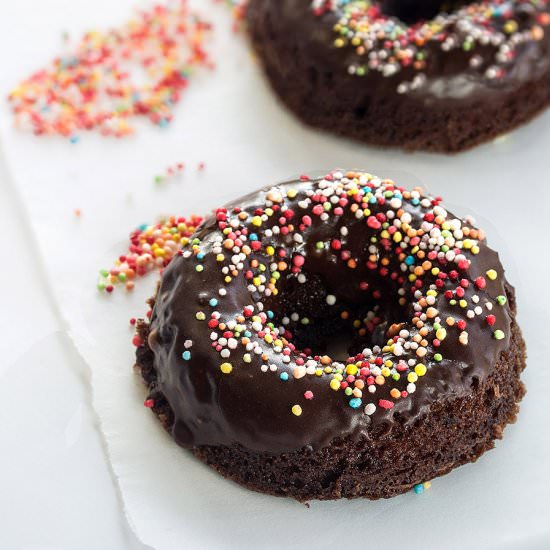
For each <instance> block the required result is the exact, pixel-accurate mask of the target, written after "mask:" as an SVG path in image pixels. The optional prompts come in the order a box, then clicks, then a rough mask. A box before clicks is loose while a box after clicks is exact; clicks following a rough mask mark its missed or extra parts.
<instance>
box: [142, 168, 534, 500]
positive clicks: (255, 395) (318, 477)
mask: <svg viewBox="0 0 550 550" xmlns="http://www.w3.org/2000/svg"><path fill="white" fill-rule="evenodd" d="M153 303H154V307H153V312H152V316H151V319H150V322H145V321H141V322H140V323H139V324H138V334H139V338H138V342H137V344H138V349H137V366H138V367H139V369H140V370H141V373H142V376H143V378H144V380H145V382H146V383H147V385H148V386H149V388H150V395H149V397H148V400H147V402H146V404H147V405H148V406H151V407H152V408H153V410H154V411H155V413H156V414H157V415H158V416H159V417H160V418H161V420H162V421H163V423H164V425H165V427H166V428H167V429H168V430H169V431H170V433H171V434H172V436H173V437H174V439H175V441H176V442H177V443H178V444H179V445H181V446H183V447H185V448H188V449H191V450H192V452H193V453H194V454H195V455H196V456H198V457H199V458H200V459H201V460H203V461H204V462H206V463H207V464H209V465H211V466H212V467H214V468H215V469H216V470H218V471H219V472H221V473H222V474H223V475H224V476H227V477H229V478H232V479H234V480H236V481H238V482H239V483H242V484H243V485H246V486H247V487H250V488H252V489H256V490H259V491H263V492H266V493H271V494H275V495H288V496H292V497H295V498H296V499H299V500H307V499H316V498H317V499H334V498H340V497H348V498H351V497H368V498H372V499H376V498H380V497H390V496H393V495H396V494H399V493H402V492H404V491H407V490H408V489H410V488H411V487H412V486H414V485H416V484H418V483H422V482H424V481H427V480H429V479H432V478H434V477H436V476H439V475H442V474H445V473H447V472H449V471H450V470H451V469H453V468H455V467H457V466H459V465H461V464H464V463H466V462H470V461H474V460H476V459H477V458H478V457H479V456H480V455H481V454H482V453H484V452H485V451H486V450H487V449H490V448H492V447H493V444H494V440H495V439H496V438H500V437H501V434H502V430H503V428H504V426H505V425H506V424H507V423H509V422H512V421H514V419H515V416H516V412H517V409H518V407H517V403H518V402H519V400H520V399H521V397H522V396H523V393H524V389H523V385H522V383H521V382H520V373H521V371H522V370H523V368H524V367H525V347H524V343H523V339H522V337H521V333H520V329H519V328H518V326H517V324H516V321H515V311H516V308H515V298H514V290H513V288H512V287H511V286H510V285H509V284H508V283H507V281H506V278H505V276H504V270H503V267H502V265H501V263H500V261H499V258H498V254H497V253H496V252H495V251H493V250H492V249H490V248H489V247H488V246H487V244H486V242H485V237H484V234H483V232H482V231H481V230H480V229H477V228H476V227H475V226H474V225H473V224H472V223H471V221H469V220H462V219H460V218H457V217H455V216H453V215H452V214H450V213H449V212H447V210H446V209H445V208H444V206H442V204H441V199H440V198H437V197H431V196H428V195H425V194H423V193H422V191H421V190H420V189H418V188H415V189H413V190H411V191H407V190H406V189H404V188H403V187H400V186H398V185H396V184H395V183H394V182H392V181H390V180H381V179H379V178H377V177H375V176H373V175H370V174H367V173H363V172H342V171H334V172H331V173H329V174H327V175H326V176H324V177H307V176H302V177H301V178H299V179H298V180H296V181H290V182H286V183H282V184H280V185H275V186H272V187H269V188H266V189H262V190H261V191H259V192H256V193H253V194H251V195H248V196H247V197H244V198H242V199H240V200H238V201H236V202H234V203H233V204H230V205H228V206H226V207H225V208H220V209H218V210H216V211H215V214H213V215H212V216H210V217H209V218H207V219H206V221H205V222H203V224H202V225H201V226H200V227H199V228H198V229H197V231H196V232H195V233H194V235H192V236H191V237H190V238H189V239H186V240H184V242H183V247H182V250H181V253H180V254H179V255H178V256H176V257H175V258H174V259H173V260H172V261H171V263H170V264H169V265H168V267H167V268H166V270H165V271H164V273H163V276H162V280H161V283H160V287H159V289H158V292H157V294H156V296H155V298H154V300H153ZM337 344H339V345H340V347H341V348H342V347H343V349H344V351H341V350H340V351H338V350H337Z"/></svg>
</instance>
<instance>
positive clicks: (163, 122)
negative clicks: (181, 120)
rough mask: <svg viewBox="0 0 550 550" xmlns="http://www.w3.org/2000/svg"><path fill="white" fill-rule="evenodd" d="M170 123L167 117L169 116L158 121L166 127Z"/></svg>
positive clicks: (161, 125)
mask: <svg viewBox="0 0 550 550" xmlns="http://www.w3.org/2000/svg"><path fill="white" fill-rule="evenodd" d="M169 124H170V121H169V120H168V119H167V118H161V119H160V120H159V121H158V125H159V126H160V127H161V128H166V126H168V125H169Z"/></svg>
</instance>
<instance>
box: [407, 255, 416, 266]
mask: <svg viewBox="0 0 550 550" xmlns="http://www.w3.org/2000/svg"><path fill="white" fill-rule="evenodd" d="M405 263H406V264H407V265H412V264H414V256H407V257H406V258H405Z"/></svg>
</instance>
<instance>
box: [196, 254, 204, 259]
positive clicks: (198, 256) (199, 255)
mask: <svg viewBox="0 0 550 550" xmlns="http://www.w3.org/2000/svg"><path fill="white" fill-rule="evenodd" d="M197 260H204V252H199V253H198V254H197Z"/></svg>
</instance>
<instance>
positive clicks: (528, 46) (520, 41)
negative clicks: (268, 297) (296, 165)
mask: <svg viewBox="0 0 550 550" xmlns="http://www.w3.org/2000/svg"><path fill="white" fill-rule="evenodd" d="M449 8H450V9H451V10H452V11H451V12H450V13H445V11H443V10H444V9H449ZM388 14H392V15H388ZM415 16H416V17H420V19H419V20H416V19H415V20H414V21H412V22H411V21H410V20H411V19H414V18H415ZM432 16H433V17H432ZM400 17H401V18H400ZM421 17H428V19H421ZM247 21H248V29H249V32H250V35H251V37H252V42H253V44H254V46H255V49H256V51H257V53H258V55H259V57H260V60H261V61H262V63H263V65H264V68H265V72H266V74H267V76H268V78H269V80H270V82H271V84H272V86H273V88H274V90H275V91H276V92H277V94H278V95H279V97H280V99H281V100H282V101H283V103H285V104H286V105H287V106H288V107H289V108H290V109H291V110H292V111H293V112H294V113H295V114H296V115H298V117H299V118H301V119H302V120H303V121H304V122H306V123H308V124H310V125H313V126H316V127H319V128H322V129H324V130H328V131H330V132H334V133H337V134H341V135H343V136H346V137H350V138H355V139H359V140H362V141H365V142H367V143H371V144H375V145H382V146H398V147H404V148H406V149H413V150H414V149H416V150H418V149H423V150H432V151H442V152H456V151H461V150H464V149H467V148H469V147H472V146H474V145H477V144H479V143H481V142H483V141H487V140H489V139H491V138H494V137H496V136H498V135H499V134H502V133H504V132H507V131H509V130H511V129H513V128H514V127H516V126H517V125H519V124H522V123H524V122H526V121H527V120H529V119H530V118H531V117H532V116H534V115H535V114H536V113H538V112H539V111H541V110H542V109H543V108H545V107H547V106H548V105H549V104H550V37H549V32H548V26H549V25H550V2H549V0H513V1H505V0H480V1H479V2H477V3H472V2H467V1H464V0H449V1H446V2H445V1H442V0H426V1H425V2H424V1H423V2H419V1H414V0H381V1H368V0H278V1H277V2H273V1H272V0H250V1H249V6H248V11H247Z"/></svg>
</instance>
